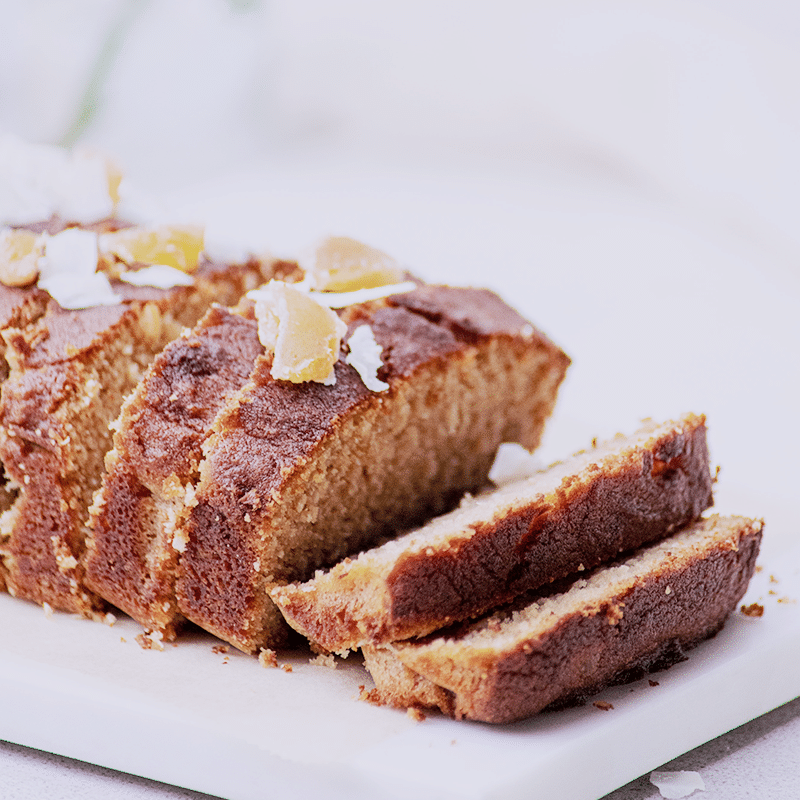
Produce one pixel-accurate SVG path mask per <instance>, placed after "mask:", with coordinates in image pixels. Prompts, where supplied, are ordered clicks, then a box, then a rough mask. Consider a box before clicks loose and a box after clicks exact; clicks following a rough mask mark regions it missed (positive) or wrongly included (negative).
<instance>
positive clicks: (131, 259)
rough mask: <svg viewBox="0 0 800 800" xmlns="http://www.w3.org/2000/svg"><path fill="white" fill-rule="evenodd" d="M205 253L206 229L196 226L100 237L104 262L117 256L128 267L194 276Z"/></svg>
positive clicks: (126, 230)
mask: <svg viewBox="0 0 800 800" xmlns="http://www.w3.org/2000/svg"><path fill="white" fill-rule="evenodd" d="M202 251H203V228H202V227H200V226H197V225H182V226H181V225H161V226H158V227H154V228H146V227H137V228H124V229H123V230H120V231H114V232H113V233H105V234H103V235H102V236H101V237H100V252H101V254H102V255H103V256H104V257H105V258H109V257H110V256H116V258H118V259H119V260H120V261H122V262H124V263H125V264H129V265H130V264H163V265H164V266H167V267H173V268H175V269H179V270H181V271H182V272H194V271H195V269H197V262H198V261H199V259H200V253H201V252H202Z"/></svg>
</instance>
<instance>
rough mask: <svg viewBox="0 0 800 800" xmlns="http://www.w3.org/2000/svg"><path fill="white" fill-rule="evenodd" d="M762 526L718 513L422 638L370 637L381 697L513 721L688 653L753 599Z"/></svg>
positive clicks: (370, 659) (370, 662) (369, 659)
mask: <svg viewBox="0 0 800 800" xmlns="http://www.w3.org/2000/svg"><path fill="white" fill-rule="evenodd" d="M761 531H762V523H761V522H759V521H756V520H751V519H745V518H741V517H728V518H720V517H717V516H713V517H711V518H709V519H706V520H701V521H698V522H696V523H693V524H692V525H691V526H689V527H688V528H687V529H685V530H683V531H681V532H680V533H677V534H675V535H674V536H672V537H670V538H669V539H666V540H664V541H662V542H660V543H658V544H656V545H652V546H650V547H648V548H646V549H644V550H641V551H640V552H638V553H637V554H636V555H634V556H632V557H630V558H628V559H626V560H624V561H622V562H619V563H616V564H614V565H611V566H606V567H602V568H599V569H598V570H597V571H596V572H594V574H592V575H591V576H590V577H588V578H587V579H579V580H577V581H576V582H575V583H573V584H572V586H571V587H569V588H568V589H567V590H566V591H564V592H562V593H560V594H554V595H551V596H545V597H540V598H538V599H536V600H534V601H533V602H531V603H529V604H528V605H525V606H521V607H515V608H513V609H508V610H505V611H501V612H496V613H495V614H492V615H491V616H489V617H487V618H484V619H482V620H480V621H478V622H473V623H471V624H468V625H464V626H462V627H460V628H457V629H455V630H450V631H448V632H446V633H442V634H439V635H435V636H431V637H429V638H428V639H424V640H420V641H415V642H401V643H396V644H389V645H370V646H368V647H366V648H364V656H365V663H366V666H367V668H368V669H369V671H370V673H371V674H372V676H373V678H374V680H375V685H376V690H375V691H374V692H373V695H372V699H373V700H375V701H377V702H381V703H385V704H388V705H393V706H398V707H402V708H438V709H440V710H441V711H442V712H444V713H445V714H448V715H450V716H452V717H454V718H456V719H472V720H480V721H483V722H493V723H505V722H513V721H514V720H519V719H523V718H525V717H528V716H531V715H533V714H535V713H537V712H538V711H541V710H542V709H545V708H548V707H552V706H554V705H564V704H569V703H576V702H581V701H582V700H584V699H585V698H586V697H588V696H591V695H592V694H594V693H596V692H597V691H599V690H600V689H601V688H603V687H604V686H607V685H609V684H611V683H615V682H622V681H627V680H632V679H635V678H638V677H641V676H642V675H643V674H645V673H646V672H648V671H652V670H654V669H661V668H665V667H667V666H669V665H671V664H673V663H675V662H676V661H679V660H682V658H683V657H684V656H683V654H684V652H685V651H686V650H688V649H690V648H691V647H693V646H695V645H697V644H699V643H700V642H701V641H703V640H704V639H707V638H708V637H710V636H713V635H714V634H715V633H717V632H718V631H719V630H720V628H721V627H722V626H723V624H724V622H725V620H726V618H727V617H728V616H729V615H730V613H731V612H732V611H733V609H734V608H735V607H736V605H737V603H738V602H739V600H740V599H741V598H742V596H743V594H744V592H745V590H746V588H747V584H748V582H749V580H750V577H751V576H752V573H753V570H754V568H755V560H756V556H757V554H758V549H759V545H760V541H761Z"/></svg>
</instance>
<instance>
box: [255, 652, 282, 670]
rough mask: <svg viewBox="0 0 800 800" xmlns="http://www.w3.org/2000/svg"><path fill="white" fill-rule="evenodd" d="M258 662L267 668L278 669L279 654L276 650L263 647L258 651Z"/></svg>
mask: <svg viewBox="0 0 800 800" xmlns="http://www.w3.org/2000/svg"><path fill="white" fill-rule="evenodd" d="M258 663H259V664H261V666H262V667H265V668H266V669H277V667H278V656H277V654H276V653H275V651H274V650H270V649H269V648H267V647H262V648H261V650H260V651H259V653H258Z"/></svg>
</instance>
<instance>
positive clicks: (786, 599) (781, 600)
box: [778, 597, 797, 603]
mask: <svg viewBox="0 0 800 800" xmlns="http://www.w3.org/2000/svg"><path fill="white" fill-rule="evenodd" d="M778 602H779V603H796V602H797V600H795V599H794V598H793V597H779V598H778Z"/></svg>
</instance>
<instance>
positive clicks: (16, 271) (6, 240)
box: [0, 228, 42, 286]
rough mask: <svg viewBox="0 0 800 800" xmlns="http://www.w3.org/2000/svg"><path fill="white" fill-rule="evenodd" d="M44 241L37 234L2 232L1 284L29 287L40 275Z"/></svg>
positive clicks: (0, 238) (20, 231)
mask: <svg viewBox="0 0 800 800" xmlns="http://www.w3.org/2000/svg"><path fill="white" fill-rule="evenodd" d="M41 255H42V240H41V238H40V237H38V236H37V235H36V234H35V233H31V231H25V230H14V229H12V228H5V229H4V230H0V283H3V284H5V285H6V286H28V285H29V284H31V283H33V282H34V281H35V280H36V277H37V276H38V274H39V264H38V261H39V256H41Z"/></svg>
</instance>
